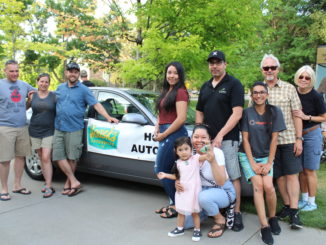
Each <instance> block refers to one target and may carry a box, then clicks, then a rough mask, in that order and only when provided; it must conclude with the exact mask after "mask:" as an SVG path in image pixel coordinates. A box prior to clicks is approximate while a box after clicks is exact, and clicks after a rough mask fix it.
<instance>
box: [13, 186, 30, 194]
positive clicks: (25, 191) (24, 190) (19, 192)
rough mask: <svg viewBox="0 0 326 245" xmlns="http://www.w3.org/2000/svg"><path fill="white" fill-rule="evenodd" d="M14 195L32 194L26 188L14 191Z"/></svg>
mask: <svg viewBox="0 0 326 245" xmlns="http://www.w3.org/2000/svg"><path fill="white" fill-rule="evenodd" d="M12 192H13V193H17V194H22V195H30V194H31V193H32V192H31V191H29V190H27V189H26V188H21V189H18V190H13V191H12Z"/></svg>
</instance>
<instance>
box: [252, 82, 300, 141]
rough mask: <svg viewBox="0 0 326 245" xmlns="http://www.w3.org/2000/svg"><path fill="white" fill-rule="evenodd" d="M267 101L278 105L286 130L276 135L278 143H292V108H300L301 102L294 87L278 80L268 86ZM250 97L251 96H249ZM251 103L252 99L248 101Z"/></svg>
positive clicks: (294, 135) (293, 130) (293, 132)
mask: <svg viewBox="0 0 326 245" xmlns="http://www.w3.org/2000/svg"><path fill="white" fill-rule="evenodd" d="M268 94H269V96H268V103H269V104H271V105H274V106H277V107H279V108H280V109H281V110H282V112H283V116H284V121H285V125H286V130H284V131H282V132H280V133H279V135H278V142H277V144H278V145H284V144H294V143H295V140H296V134H295V128H294V121H293V116H292V111H293V110H301V109H302V106H301V102H300V99H299V96H298V94H297V91H296V89H295V87H294V86H293V85H292V84H290V83H287V82H284V81H281V80H278V81H277V83H276V84H275V86H274V87H272V88H270V87H268ZM250 98H251V97H250ZM249 104H250V105H252V101H251V100H250V101H249Z"/></svg>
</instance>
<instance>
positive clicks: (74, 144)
mask: <svg viewBox="0 0 326 245" xmlns="http://www.w3.org/2000/svg"><path fill="white" fill-rule="evenodd" d="M82 138H83V130H82V129H81V130H78V131H75V132H63V131H59V130H55V131H54V136H53V152H52V160H53V161H59V160H65V159H67V160H78V159H79V158H80V156H81V154H82V149H83V144H82Z"/></svg>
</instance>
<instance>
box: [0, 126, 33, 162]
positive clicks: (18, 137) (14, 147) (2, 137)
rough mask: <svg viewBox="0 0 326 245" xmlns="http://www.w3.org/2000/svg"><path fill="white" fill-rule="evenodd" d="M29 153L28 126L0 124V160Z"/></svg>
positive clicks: (7, 159)
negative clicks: (19, 126) (16, 126)
mask: <svg viewBox="0 0 326 245" xmlns="http://www.w3.org/2000/svg"><path fill="white" fill-rule="evenodd" d="M30 154H31V145H30V141H29V134H28V127H27V126H25V127H21V128H14V127H7V126H0V162H7V161H10V160H12V159H13V158H15V156H17V157H26V156H28V155H30Z"/></svg>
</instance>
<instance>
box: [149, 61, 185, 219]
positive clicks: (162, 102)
mask: <svg viewBox="0 0 326 245" xmlns="http://www.w3.org/2000/svg"><path fill="white" fill-rule="evenodd" d="M188 101H189V95H188V92H187V89H186V86H185V72H184V69H183V66H182V65H181V64H180V63H179V62H171V63H169V64H168V65H167V66H166V67H165V73H164V80H163V89H162V92H161V94H160V96H159V97H158V100H157V102H156V110H157V111H158V117H157V124H156V125H155V131H154V139H155V140H157V141H159V147H158V152H157V156H156V161H155V166H154V171H155V173H156V174H157V175H158V174H159V173H160V172H164V173H169V174H170V173H171V170H172V167H173V165H174V162H175V160H176V158H175V154H174V141H175V140H176V139H177V138H179V137H182V136H188V132H187V130H186V128H185V126H184V123H185V121H186V119H187V110H188ZM161 181H162V184H163V188H164V190H165V192H166V194H167V195H168V197H169V199H170V203H169V205H168V206H167V207H163V208H160V209H158V210H156V211H155V212H156V213H158V214H160V216H161V217H162V218H173V217H177V216H178V214H177V212H176V210H175V202H174V201H175V200H174V196H175V185H174V182H175V181H174V180H170V179H162V180H161Z"/></svg>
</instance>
